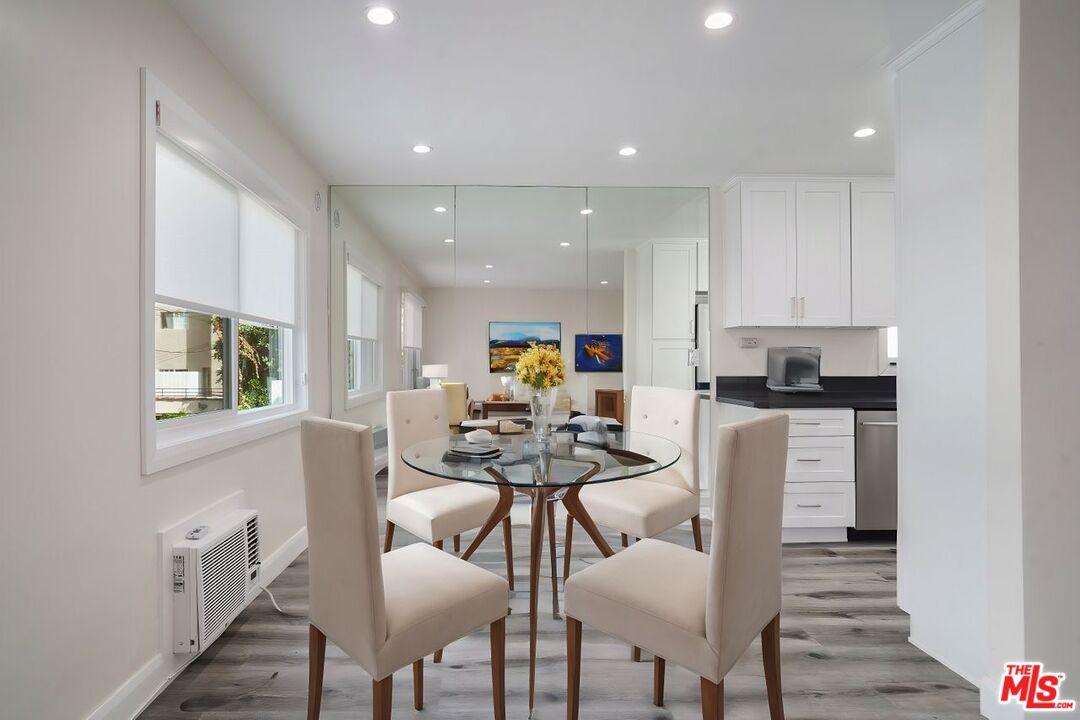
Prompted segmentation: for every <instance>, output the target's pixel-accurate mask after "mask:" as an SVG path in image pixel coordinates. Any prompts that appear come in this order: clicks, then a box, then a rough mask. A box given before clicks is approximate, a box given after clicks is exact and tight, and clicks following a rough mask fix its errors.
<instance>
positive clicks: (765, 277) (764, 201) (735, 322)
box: [722, 180, 798, 327]
mask: <svg viewBox="0 0 1080 720" xmlns="http://www.w3.org/2000/svg"><path fill="white" fill-rule="evenodd" d="M795 186H796V184H795V183H794V182H773V181H765V180H752V181H751V180H748V181H743V182H739V183H735V185H733V186H732V187H731V188H729V189H728V190H727V191H726V192H725V193H724V197H723V206H722V212H723V234H724V237H723V238H722V240H723V258H724V262H723V267H724V271H723V275H724V300H725V301H724V326H725V327H738V326H740V325H752V326H763V327H764V326H779V327H784V326H792V325H795V324H796V320H797V318H796V303H795V298H796V295H797V294H798V290H797V288H796V253H797V249H796V242H795Z"/></svg>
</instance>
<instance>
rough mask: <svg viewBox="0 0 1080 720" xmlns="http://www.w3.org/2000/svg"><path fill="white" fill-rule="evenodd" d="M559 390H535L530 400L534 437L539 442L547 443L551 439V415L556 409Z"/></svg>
mask: <svg viewBox="0 0 1080 720" xmlns="http://www.w3.org/2000/svg"><path fill="white" fill-rule="evenodd" d="M556 393H557V390H556V389H555V388H549V389H546V390H533V394H532V397H530V398H529V412H530V413H531V415H532V426H533V435H535V436H536V439H537V440H539V441H546V440H547V439H548V438H550V437H551V414H552V412H553V411H554V409H555V396H556Z"/></svg>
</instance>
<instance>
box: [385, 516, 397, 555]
mask: <svg viewBox="0 0 1080 720" xmlns="http://www.w3.org/2000/svg"><path fill="white" fill-rule="evenodd" d="M395 527H397V526H396V525H394V523H392V522H390V521H389V520H387V521H386V538H385V539H384V540H383V546H382V551H383V552H384V553H388V552H390V551H391V550H392V549H393V548H394V528H395Z"/></svg>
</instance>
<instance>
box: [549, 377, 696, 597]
mask: <svg viewBox="0 0 1080 720" xmlns="http://www.w3.org/2000/svg"><path fill="white" fill-rule="evenodd" d="M699 403H700V397H699V396H698V394H697V392H696V391H694V390H678V389H676V388H663V387H646V386H642V385H635V386H634V389H633V390H631V393H630V408H629V414H630V422H629V429H630V430H632V431H634V432H643V433H648V434H650V435H658V436H660V437H662V438H667V439H668V440H671V441H672V442H674V443H675V444H677V445H678V446H679V448H680V449H681V450H682V455H681V456H680V457H679V460H678V462H676V463H675V464H674V465H673V466H672V467H670V468H667V469H666V470H661V471H660V472H656V473H652V474H649V475H645V476H642V477H640V478H632V479H630V480H620V481H619V482H615V483H595V484H592V485H586V486H585V487H583V488H582V489H581V494H580V495H579V497H580V499H581V502H582V504H583V505H584V506H585V509H586V510H587V511H588V513H589V515H590V516H591V517H592V519H593V522H595V523H596V524H597V525H600V526H603V527H608V528H612V529H613V530H618V531H619V533H620V534H621V535H622V544H623V547H626V545H627V542H628V536H631V535H632V536H634V537H638V538H648V537H654V536H656V535H659V534H660V533H662V532H664V531H665V530H670V529H671V528H673V527H675V526H677V525H680V524H682V523H684V522H686V521H687V520H690V521H691V524H692V526H693V531H694V545H695V547H697V549H698V550H699V551H700V550H701V549H702V548H701V517H700V513H701V508H700V499H699V498H700V494H699V483H698V404H699ZM573 532H574V519H573V518H572V517H570V516H569V515H567V517H566V538H565V542H564V545H565V548H564V551H563V579H566V577H567V576H568V575H569V574H570V547H571V540H572V538H573Z"/></svg>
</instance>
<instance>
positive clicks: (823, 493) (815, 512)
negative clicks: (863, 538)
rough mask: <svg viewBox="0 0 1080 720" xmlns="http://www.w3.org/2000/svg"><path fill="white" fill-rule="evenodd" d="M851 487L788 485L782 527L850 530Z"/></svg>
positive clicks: (852, 518)
mask: <svg viewBox="0 0 1080 720" xmlns="http://www.w3.org/2000/svg"><path fill="white" fill-rule="evenodd" d="M854 525H855V483H849V482H837V483H813V484H810V483H788V484H787V485H785V487H784V527H853V526H854Z"/></svg>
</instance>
